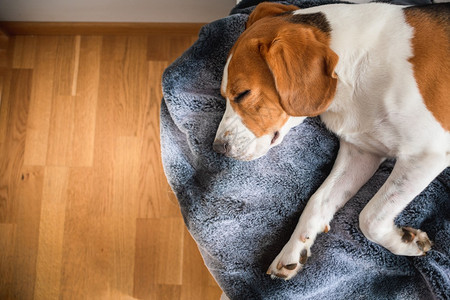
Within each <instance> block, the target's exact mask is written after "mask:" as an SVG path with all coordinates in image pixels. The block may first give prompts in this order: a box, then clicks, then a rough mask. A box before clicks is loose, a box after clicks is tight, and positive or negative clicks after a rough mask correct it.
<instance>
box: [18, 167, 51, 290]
mask: <svg viewBox="0 0 450 300" xmlns="http://www.w3.org/2000/svg"><path fill="white" fill-rule="evenodd" d="M21 171H22V175H21V179H20V182H19V184H18V188H17V192H16V195H14V201H17V203H18V205H17V206H18V207H17V228H16V232H15V233H16V235H15V248H14V258H13V260H14V275H13V285H12V296H13V298H14V299H32V298H33V296H34V288H35V282H36V260H37V253H38V241H39V224H40V217H41V216H40V214H41V199H42V189H43V180H44V169H43V167H23V168H22V170H21Z"/></svg>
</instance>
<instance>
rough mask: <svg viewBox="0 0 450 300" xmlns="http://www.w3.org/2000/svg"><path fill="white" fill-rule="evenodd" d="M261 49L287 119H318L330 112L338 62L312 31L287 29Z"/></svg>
mask: <svg viewBox="0 0 450 300" xmlns="http://www.w3.org/2000/svg"><path fill="white" fill-rule="evenodd" d="M259 49H260V51H261V55H262V56H263V57H264V58H265V60H266V62H267V65H268V66H269V68H270V70H271V72H272V75H273V77H274V80H275V86H276V89H277V91H278V94H279V96H280V104H281V106H282V107H283V109H284V111H285V112H286V113H287V114H288V115H290V116H296V117H299V116H317V115H319V114H321V113H322V112H324V111H325V110H326V109H327V108H328V106H329V105H330V104H331V101H332V99H333V97H334V94H335V92H336V85H337V75H336V73H335V72H334V69H335V67H336V64H337V62H338V59H339V58H338V56H337V54H336V53H334V52H333V51H332V50H331V49H330V48H329V47H328V46H327V45H326V44H324V43H322V42H320V41H319V40H318V39H317V38H316V37H315V34H314V33H313V31H312V30H311V29H304V28H303V29H301V28H298V27H297V28H296V27H286V28H284V29H281V30H280V31H279V33H278V35H277V37H276V38H275V39H274V40H273V41H272V42H271V43H270V44H261V45H259Z"/></svg>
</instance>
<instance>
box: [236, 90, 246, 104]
mask: <svg viewBox="0 0 450 300" xmlns="http://www.w3.org/2000/svg"><path fill="white" fill-rule="evenodd" d="M248 94H250V90H245V91H243V92H242V93H239V94H238V95H237V96H236V97H235V98H234V102H236V103H239V102H241V101H242V100H243V99H244V98H245V97H246V96H247V95H248Z"/></svg>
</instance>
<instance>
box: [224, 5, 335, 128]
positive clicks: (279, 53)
mask: <svg viewBox="0 0 450 300" xmlns="http://www.w3.org/2000/svg"><path fill="white" fill-rule="evenodd" d="M261 5H262V4H261ZM261 5H259V6H258V7H260V6H261ZM258 7H257V8H256V9H255V14H256V16H252V15H253V13H252V15H251V16H250V19H252V20H253V19H255V20H258V19H257V18H261V17H262V19H261V20H258V22H257V23H255V24H253V26H251V27H250V28H248V29H247V30H245V31H244V33H243V34H242V35H241V36H240V37H239V39H238V40H237V42H236V43H235V45H234V46H233V48H232V49H231V54H232V55H233V57H232V59H231V61H230V63H229V65H228V82H227V87H226V91H225V93H224V95H223V96H224V97H226V98H228V99H230V104H231V106H232V107H233V109H234V111H235V112H236V113H237V114H238V115H239V116H240V117H241V118H242V121H243V123H244V124H245V126H246V127H247V128H248V129H249V130H251V131H252V132H253V133H254V134H255V135H256V136H257V137H260V136H262V135H265V134H273V133H274V132H276V131H278V130H279V129H280V128H281V127H282V126H283V125H284V124H285V123H286V121H287V120H288V118H289V116H316V115H319V114H320V113H321V112H323V111H324V110H325V109H326V108H327V107H328V105H329V104H330V103H331V100H332V98H333V96H334V92H335V89H336V81H337V80H336V78H335V74H334V72H333V71H334V66H335V65H336V63H337V60H338V58H337V55H336V54H334V52H332V51H331V49H329V47H328V44H329V36H328V33H326V32H323V31H321V30H320V29H319V28H317V27H314V26H312V25H309V24H295V23H292V22H290V20H289V18H290V17H292V16H291V15H286V14H283V15H280V16H272V13H271V10H270V9H271V8H270V6H268V5H267V4H264V6H263V7H262V8H261V9H258ZM274 8H275V10H277V11H281V12H282V11H288V10H290V9H292V7H289V6H287V7H285V8H283V7H280V6H279V5H276V6H274ZM267 14H268V17H263V16H267ZM281 45H284V47H280V46H281ZM283 49H286V50H287V52H286V51H284V50H283ZM246 91H250V92H248V93H246ZM244 92H245V93H244ZM242 95H245V96H242Z"/></svg>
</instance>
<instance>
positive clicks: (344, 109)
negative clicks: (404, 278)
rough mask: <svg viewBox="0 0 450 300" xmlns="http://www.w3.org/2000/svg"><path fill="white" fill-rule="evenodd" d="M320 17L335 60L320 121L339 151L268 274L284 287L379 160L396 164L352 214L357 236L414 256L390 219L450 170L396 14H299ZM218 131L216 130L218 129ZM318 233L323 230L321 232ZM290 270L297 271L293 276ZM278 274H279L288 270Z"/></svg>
mask: <svg viewBox="0 0 450 300" xmlns="http://www.w3.org/2000/svg"><path fill="white" fill-rule="evenodd" d="M315 12H323V13H324V14H325V15H326V18H327V20H328V22H329V23H330V26H331V28H332V31H331V44H330V48H331V49H332V50H333V51H334V52H336V54H337V55H338V56H339V62H338V64H337V66H336V69H335V71H336V73H337V75H338V84H337V91H336V95H335V98H334V99H333V102H332V104H331V105H330V107H329V108H328V110H327V111H326V112H324V113H323V114H321V119H322V120H323V122H324V123H325V124H326V126H327V127H328V128H329V129H330V130H331V131H333V132H335V133H336V134H337V135H338V136H339V137H340V141H341V147H340V150H339V153H338V157H337V159H336V162H335V165H334V167H333V169H332V171H331V173H330V175H329V176H328V178H327V179H326V180H325V182H324V183H323V184H322V185H321V187H320V188H319V189H318V190H317V192H316V193H315V194H314V195H313V196H312V197H311V199H310V200H309V201H308V204H307V206H306V208H305V210H304V212H303V213H302V215H301V217H300V220H299V222H298V224H297V227H296V229H295V231H294V233H293V234H292V236H291V239H290V240H289V242H288V243H287V244H286V245H285V247H284V248H283V250H282V251H281V253H280V254H279V255H278V256H277V257H276V258H275V260H274V262H273V263H272V264H271V266H270V267H269V271H268V272H269V273H270V274H272V276H278V277H283V278H286V279H289V278H291V277H293V276H294V275H295V274H296V273H297V272H298V271H299V270H300V269H301V267H302V266H301V264H300V263H298V262H299V259H300V253H301V252H302V251H304V250H306V251H307V252H308V255H309V253H310V252H309V248H310V247H311V246H312V244H313V243H314V240H315V237H316V236H317V234H318V233H321V232H323V231H324V230H325V228H329V223H330V221H331V219H332V218H333V215H334V214H335V212H336V211H337V210H338V209H339V208H340V207H342V206H343V205H344V204H345V203H346V201H348V200H349V199H350V198H351V197H352V196H353V195H354V194H355V193H356V192H357V191H358V190H359V189H360V188H361V186H362V185H363V184H364V183H365V182H367V180H368V179H369V178H370V177H371V176H372V175H373V173H374V172H375V171H376V169H377V168H378V166H379V164H380V163H381V162H382V161H383V160H384V159H385V158H387V157H392V158H396V159H397V162H396V164H395V167H394V170H393V171H392V174H391V175H390V177H389V178H388V179H387V181H386V183H385V184H384V185H383V187H382V188H381V189H380V190H379V191H378V193H377V194H376V195H375V196H374V197H373V198H372V199H371V200H370V202H369V203H368V204H367V206H366V207H365V208H364V210H363V211H362V212H361V214H360V228H361V230H362V232H363V233H364V235H365V236H366V237H367V238H368V239H370V240H371V241H374V242H376V243H378V244H380V245H382V246H384V247H386V248H387V249H389V250H390V251H392V252H393V253H395V254H399V255H408V256H417V255H423V254H424V251H426V250H423V249H421V247H418V244H417V243H416V241H417V239H419V240H420V239H421V240H420V241H421V242H424V241H425V240H427V237H426V234H425V233H421V234H417V237H416V238H415V239H414V241H413V242H409V243H407V242H403V241H402V235H403V232H402V230H401V229H400V228H398V227H397V226H396V225H395V224H394V219H395V217H396V216H397V215H398V214H399V213H400V212H401V211H402V210H403V209H404V208H405V207H406V206H407V205H408V203H410V202H411V201H412V200H413V199H414V197H416V196H417V195H418V194H419V193H420V192H421V191H422V190H423V189H424V188H425V187H426V186H427V185H428V184H429V183H430V182H431V181H432V180H433V179H434V178H435V177H436V176H437V175H439V173H441V172H442V171H443V170H444V169H445V168H446V167H447V166H449V165H450V133H449V132H448V131H445V130H444V129H443V128H442V126H441V125H440V124H439V122H438V121H437V120H436V119H435V118H434V116H433V115H432V113H431V112H430V111H429V110H428V109H427V107H426V106H425V104H424V100H423V98H422V96H421V94H420V92H419V89H418V85H417V82H416V80H415V77H414V73H413V68H412V65H411V63H410V62H409V61H408V59H409V58H410V57H411V56H412V55H413V52H412V47H411V38H412V37H413V28H411V26H410V25H409V24H408V23H407V22H406V20H405V17H404V14H403V11H402V7H401V6H395V5H388V4H381V3H370V4H360V5H345V4H334V5H325V6H318V7H313V8H310V9H301V10H298V11H297V12H296V13H298V14H310V13H315ZM221 125H222V124H221ZM325 231H326V230H325ZM293 264H298V265H297V266H296V267H295V268H294V269H292V270H289V269H291V268H292V265H293ZM288 265H290V267H289V268H284V267H281V268H280V266H288Z"/></svg>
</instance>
